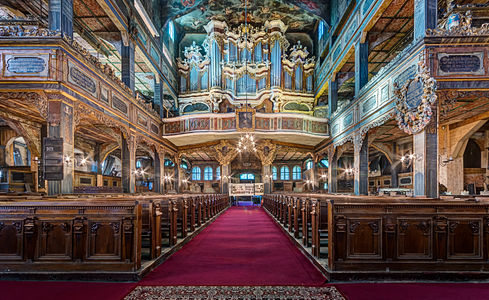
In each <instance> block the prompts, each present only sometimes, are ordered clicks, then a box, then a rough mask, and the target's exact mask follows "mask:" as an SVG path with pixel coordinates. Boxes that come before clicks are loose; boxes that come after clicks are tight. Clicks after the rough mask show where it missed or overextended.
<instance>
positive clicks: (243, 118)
mask: <svg viewBox="0 0 489 300" xmlns="http://www.w3.org/2000/svg"><path fill="white" fill-rule="evenodd" d="M236 124H237V125H238V126H237V127H238V128H237V130H238V131H252V130H255V110H254V109H246V108H244V109H237V110H236Z"/></svg>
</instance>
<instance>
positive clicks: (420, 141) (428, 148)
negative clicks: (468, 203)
mask: <svg viewBox="0 0 489 300" xmlns="http://www.w3.org/2000/svg"><path fill="white" fill-rule="evenodd" d="M433 117H434V120H431V122H433V121H435V123H436V114H435V115H434V116H433ZM431 122H430V123H431ZM413 148H414V156H415V158H414V165H413V173H414V196H426V197H433V198H436V197H438V172H437V170H438V169H437V167H438V136H437V130H436V125H435V126H430V125H428V126H427V127H426V128H425V129H424V130H423V131H421V132H420V133H418V134H415V135H413Z"/></svg>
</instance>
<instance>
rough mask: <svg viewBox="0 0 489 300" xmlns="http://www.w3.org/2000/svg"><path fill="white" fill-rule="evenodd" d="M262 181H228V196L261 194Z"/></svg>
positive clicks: (262, 189) (262, 188)
mask: <svg viewBox="0 0 489 300" xmlns="http://www.w3.org/2000/svg"><path fill="white" fill-rule="evenodd" d="M263 192H264V184H263V183H230V186H229V195H230V196H255V195H263Z"/></svg>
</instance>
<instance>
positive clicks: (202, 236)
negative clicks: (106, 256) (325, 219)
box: [139, 206, 326, 286]
mask: <svg viewBox="0 0 489 300" xmlns="http://www.w3.org/2000/svg"><path fill="white" fill-rule="evenodd" d="M325 283H326V278H325V277H324V276H323V275H322V274H321V273H320V272H319V270H318V269H316V267H315V266H314V265H313V264H312V263H311V262H310V261H309V260H308V259H307V258H306V257H305V256H304V255H303V254H302V252H301V251H300V250H299V249H297V247H296V246H295V245H294V244H293V243H292V242H291V241H290V239H289V238H288V237H287V236H286V235H284V234H283V232H282V231H281V229H280V228H279V227H278V226H277V225H276V224H275V222H274V221H273V219H272V218H271V217H270V216H269V215H268V214H267V213H266V212H265V211H264V210H263V208H261V207H249V206H248V207H231V208H230V209H228V210H227V211H226V212H224V213H223V214H222V215H221V216H220V217H219V218H217V219H216V220H215V221H214V222H213V223H212V224H210V225H209V226H208V227H207V228H205V229H204V230H203V231H202V232H201V233H199V235H197V236H196V237H195V238H194V239H192V241H190V242H189V243H188V244H186V245H185V246H184V247H183V248H182V249H181V250H179V251H178V252H176V253H175V254H174V255H172V256H171V257H170V258H169V259H168V260H166V261H165V262H164V263H163V264H162V265H160V266H159V267H157V268H156V269H155V270H154V271H152V272H151V273H150V274H148V275H147V276H146V277H145V278H144V279H143V280H142V281H141V282H140V283H139V285H153V286H156V285H159V286H161V285H209V286H216V285H226V286H257V285H264V286H271V285H276V286H285V285H305V286H321V285H324V284H325Z"/></svg>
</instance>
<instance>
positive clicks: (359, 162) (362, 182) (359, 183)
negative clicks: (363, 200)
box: [353, 135, 368, 195]
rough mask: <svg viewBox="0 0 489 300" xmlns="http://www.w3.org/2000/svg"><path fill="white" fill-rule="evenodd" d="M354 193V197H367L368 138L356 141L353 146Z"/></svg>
mask: <svg viewBox="0 0 489 300" xmlns="http://www.w3.org/2000/svg"><path fill="white" fill-rule="evenodd" d="M353 148H354V156H353V164H354V174H355V175H354V177H355V178H354V191H355V195H368V137H367V135H365V138H364V139H363V140H362V138H361V137H359V138H358V139H356V141H355V143H354V145H353Z"/></svg>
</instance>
